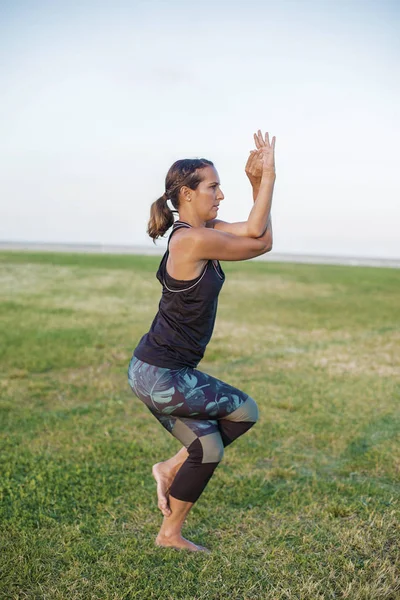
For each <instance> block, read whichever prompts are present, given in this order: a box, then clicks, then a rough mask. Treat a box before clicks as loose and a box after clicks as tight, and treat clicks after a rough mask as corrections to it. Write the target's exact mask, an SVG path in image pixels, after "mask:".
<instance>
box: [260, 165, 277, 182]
mask: <svg viewBox="0 0 400 600" xmlns="http://www.w3.org/2000/svg"><path fill="white" fill-rule="evenodd" d="M268 177H274V178H275V177H276V171H275V167H265V168H264V169H263V174H262V179H265V178H268Z"/></svg>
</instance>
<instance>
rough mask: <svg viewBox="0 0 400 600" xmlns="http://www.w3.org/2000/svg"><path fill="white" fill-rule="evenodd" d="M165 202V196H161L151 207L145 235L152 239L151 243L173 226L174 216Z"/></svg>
mask: <svg viewBox="0 0 400 600" xmlns="http://www.w3.org/2000/svg"><path fill="white" fill-rule="evenodd" d="M167 200H168V198H167V194H163V195H162V196H161V198H159V199H158V200H156V201H155V202H153V204H152V205H151V208H150V220H149V224H148V227H147V233H148V234H149V236H150V237H151V238H153V242H155V241H156V239H157V238H159V237H161V236H163V235H164V233H165V232H166V231H168V229H169V228H170V227H172V225H173V224H174V215H173V212H172V210H171V209H170V208H169V206H168V204H167Z"/></svg>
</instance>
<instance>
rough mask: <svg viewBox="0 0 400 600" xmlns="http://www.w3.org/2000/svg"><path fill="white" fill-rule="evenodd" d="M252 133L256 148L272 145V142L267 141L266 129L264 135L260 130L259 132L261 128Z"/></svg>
mask: <svg viewBox="0 0 400 600" xmlns="http://www.w3.org/2000/svg"><path fill="white" fill-rule="evenodd" d="M253 135H254V142H255V144H256V148H257V150H261V149H262V148H264V147H265V146H267V148H271V147H272V142H270V141H269V133H268V131H266V132H265V135H263V134H262V132H261V129H259V130H258V131H257V133H254V134H253ZM274 137H275V136H274Z"/></svg>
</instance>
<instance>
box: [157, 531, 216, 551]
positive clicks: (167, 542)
mask: <svg viewBox="0 0 400 600" xmlns="http://www.w3.org/2000/svg"><path fill="white" fill-rule="evenodd" d="M156 546H162V547H163V548H176V549H177V550H189V551H190V552H207V554H210V550H208V548H205V547H204V546H200V545H199V544H194V543H193V542H190V541H189V540H187V539H185V538H184V537H182V536H181V535H177V536H174V537H166V536H163V535H160V534H158V536H157V537H156Z"/></svg>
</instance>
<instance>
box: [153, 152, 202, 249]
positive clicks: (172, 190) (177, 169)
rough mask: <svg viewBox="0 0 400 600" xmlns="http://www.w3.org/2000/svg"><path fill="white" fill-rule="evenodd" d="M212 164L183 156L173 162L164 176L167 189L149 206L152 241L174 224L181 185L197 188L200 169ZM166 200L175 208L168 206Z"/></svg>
mask: <svg viewBox="0 0 400 600" xmlns="http://www.w3.org/2000/svg"><path fill="white" fill-rule="evenodd" d="M213 166H214V165H213V163H212V162H211V161H210V160H207V159H206V158H184V159H182V160H177V161H176V162H174V164H173V165H172V167H171V168H170V169H169V171H168V173H167V176H166V178H165V189H166V190H167V191H166V192H165V193H164V194H163V195H162V196H161V198H159V199H158V200H156V201H155V202H153V204H152V205H151V208H150V220H149V224H148V226H147V233H148V234H149V236H150V237H151V238H153V242H155V240H156V239H157V238H159V237H161V236H163V235H164V233H166V232H167V231H168V229H169V228H170V227H172V225H173V224H174V212H175V213H178V214H179V202H180V199H179V194H180V190H181V189H182V187H183V186H186V187H188V188H190V189H191V190H195V189H197V186H198V185H199V183H200V182H201V181H202V180H203V174H202V169H204V168H205V167H213ZM168 200H170V202H171V204H172V206H173V207H174V208H175V209H176V210H171V209H170V208H169V206H168V204H167V201H168Z"/></svg>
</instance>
